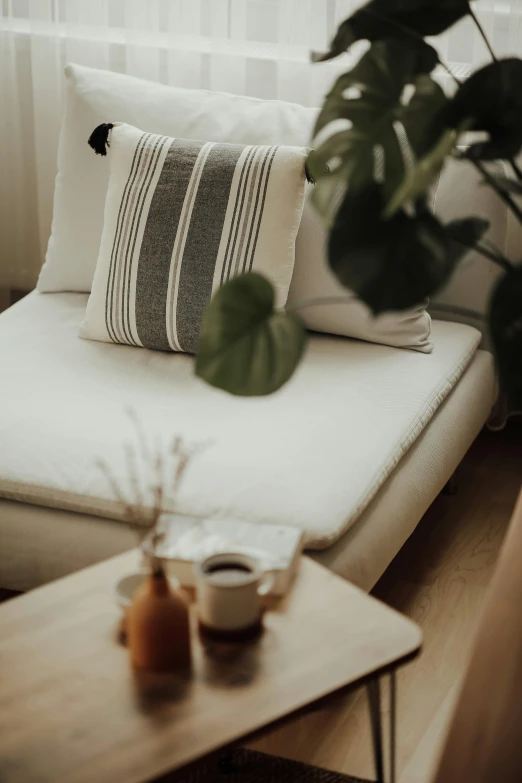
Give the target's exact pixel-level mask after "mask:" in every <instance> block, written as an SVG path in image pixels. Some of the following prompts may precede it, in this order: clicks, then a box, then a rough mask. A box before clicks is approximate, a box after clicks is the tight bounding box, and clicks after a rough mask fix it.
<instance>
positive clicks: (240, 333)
mask: <svg viewBox="0 0 522 783" xmlns="http://www.w3.org/2000/svg"><path fill="white" fill-rule="evenodd" d="M305 345H306V330H305V328H304V325H303V322H302V321H301V319H300V318H299V316H298V315H296V314H295V313H285V312H283V311H277V310H275V309H274V289H273V286H272V284H271V283H270V282H269V281H268V280H267V279H266V278H264V277H263V276H262V275H259V274H257V273H255V272H250V273H249V274H246V275H241V276H240V277H236V278H234V279H233V280H230V281H229V282H228V283H225V285H223V286H222V287H221V288H220V289H219V290H218V291H217V292H216V294H215V295H214V297H213V298H212V300H211V301H210V303H209V305H208V306H207V309H206V311H205V316H204V318H203V324H202V328H201V333H200V337H199V344H198V348H197V351H196V375H198V376H199V377H200V378H203V379H204V380H205V381H207V383H209V384H210V385H211V386H216V387H217V388H219V389H224V390H225V391H228V392H230V393H231V394H237V395H242V396H261V395H266V394H272V392H275V391H277V389H279V388H280V387H281V386H282V385H283V384H284V383H286V381H288V379H289V378H290V377H291V375H292V374H293V372H294V370H295V368H296V367H297V365H298V364H299V361H300V359H301V356H302V354H303V350H304V347H305Z"/></svg>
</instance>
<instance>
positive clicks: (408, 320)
mask: <svg viewBox="0 0 522 783" xmlns="http://www.w3.org/2000/svg"><path fill="white" fill-rule="evenodd" d="M66 74H67V99H66V107H65V115H64V121H63V125H62V131H61V136H60V148H59V153H58V177H57V179H56V190H55V195H54V216H53V225H52V233H51V237H50V239H49V247H48V250H47V256H46V262H45V264H44V266H43V267H42V271H41V273H40V278H39V280H38V288H39V290H40V291H48V292H49V291H90V290H91V285H92V280H93V275H94V269H95V265H96V259H97V257H98V249H99V246H100V239H101V235H102V227H103V206H104V203H105V195H106V192H107V184H108V178H109V172H108V168H109V167H108V166H107V162H106V161H105V160H103V159H100V158H98V159H95V158H94V157H93V153H92V150H90V149H89V147H88V146H87V144H86V140H87V138H88V137H89V135H90V133H91V131H92V130H93V129H94V128H95V127H96V126H97V125H98V124H99V123H101V122H127V123H130V124H132V125H136V126H137V127H139V128H141V129H143V130H144V131H148V132H152V133H159V134H165V135H167V136H177V137H181V138H186V139H198V140H203V141H213V142H232V143H234V144H261V145H263V144H268V145H272V144H283V145H289V146H297V147H307V146H308V145H309V144H310V139H311V135H312V128H313V124H314V122H315V118H316V116H317V110H316V109H309V108H305V107H304V106H299V105H297V104H293V103H286V102H284V101H263V100H259V99H256V98H248V97H245V96H237V95H228V94H226V93H219V92H208V91H206V90H184V89H180V88H174V87H166V86H165V85H164V84H155V83H153V82H146V81H142V80H141V79H135V78H133V77H131V76H124V75H122V74H118V73H110V72H106V71H98V70H94V69H92V68H85V67H80V66H76V65H73V66H68V67H67V69H66ZM309 192H310V189H309ZM324 245H325V232H324V230H323V228H322V226H321V225H320V224H319V223H318V221H317V219H316V218H315V215H314V213H313V211H312V209H311V207H310V206H308V207H307V208H306V209H305V212H304V214H303V220H302V223H301V228H300V230H299V232H298V237H297V243H296V256H295V262H296V263H295V272H296V278H295V284H294V286H293V290H291V292H290V298H289V301H295V299H300V298H308V297H318V296H319V297H320V296H329V295H332V294H333V295H337V296H339V295H343V294H346V291H345V289H343V288H342V287H341V286H340V284H339V283H337V282H336V280H335V279H334V278H333V277H332V276H331V275H329V273H328V271H327V269H326V257H325V253H324ZM302 315H303V318H304V320H305V322H307V324H308V325H309V326H310V328H311V329H316V330H317V331H322V332H328V333H332V334H341V335H347V336H354V337H361V338H363V339H367V340H373V341H374V342H383V343H384V344H387V345H397V346H399V347H400V346H404V347H409V348H416V349H419V350H426V351H429V350H430V347H431V346H430V343H429V333H430V319H429V316H428V315H427V313H426V312H425V310H424V309H423V308H419V309H414V310H413V311H412V312H410V313H408V314H407V316H406V317H404V316H402V315H401V316H400V317H395V316H393V315H388V316H386V319H385V320H384V321H383V320H381V319H380V320H379V321H377V322H374V321H373V320H370V318H369V317H368V310H367V308H366V307H365V306H364V305H362V304H360V303H357V302H353V303H350V304H347V305H343V306H342V307H334V308H331V309H325V308H324V307H319V308H313V309H312V308H310V309H307V310H304V311H303V312H302Z"/></svg>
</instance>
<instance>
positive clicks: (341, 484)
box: [0, 292, 495, 590]
mask: <svg viewBox="0 0 522 783" xmlns="http://www.w3.org/2000/svg"><path fill="white" fill-rule="evenodd" d="M86 300H87V296H86V295H84V294H40V293H37V292H34V293H32V294H30V295H29V296H28V297H26V299H24V300H22V301H21V302H19V303H18V304H16V305H15V306H14V307H12V308H10V309H9V310H7V311H6V312H4V313H3V314H2V315H1V316H0V362H1V364H2V368H3V382H2V385H1V388H0V400H1V402H0V417H1V418H0V431H1V439H2V449H1V451H0V497H1V498H2V499H1V500H0V585H1V586H3V587H7V588H11V589H16V590H26V589H29V588H32V587H35V586H37V585H39V584H42V583H43V582H46V581H49V580H51V579H55V578H57V577H59V576H62V575H64V574H67V573H69V572H71V571H74V570H76V569H79V568H81V567H83V566H86V565H88V564H90V563H93V562H96V561H98V560H101V559H103V558H106V557H109V556H111V555H114V554H116V553H118V552H122V551H124V550H126V549H128V548H130V547H132V546H135V544H136V541H137V537H136V531H135V530H133V529H132V527H129V526H128V525H127V524H125V523H123V522H122V521H118V520H119V519H120V520H121V514H122V510H121V507H120V506H119V505H118V503H116V502H115V500H114V496H113V495H112V494H111V490H110V486H109V485H108V482H107V481H106V477H105V476H104V475H103V473H102V471H101V470H100V468H99V467H98V465H97V460H98V459H99V458H103V459H104V460H105V461H107V462H108V463H109V464H111V465H113V466H114V470H115V471H116V472H119V473H120V474H124V472H125V466H124V460H125V453H124V450H123V448H122V444H124V443H125V442H128V441H129V440H131V439H132V428H131V427H130V424H129V420H128V418H127V417H126V415H125V413H124V408H125V406H126V405H130V406H132V407H133V409H134V410H135V411H136V413H137V414H138V415H139V417H140V419H141V421H142V423H143V426H144V428H145V429H146V430H147V432H149V433H153V432H156V433H166V432H167V433H170V432H173V433H175V432H180V433H181V434H183V435H184V436H186V437H187V438H188V439H189V440H199V441H201V440H206V439H210V441H211V445H210V446H209V448H208V449H207V450H206V451H205V452H204V453H203V454H202V455H200V456H199V457H197V458H196V459H195V461H194V464H193V466H192V467H191V469H190V471H189V473H188V475H187V481H186V483H185V484H184V488H183V491H182V493H181V499H180V500H181V504H182V506H183V508H184V510H186V511H188V512H189V513H191V514H195V515H205V514H211V513H215V512H216V511H218V512H219V511H223V510H225V511H226V512H227V513H230V514H234V515H236V516H239V517H242V518H247V519H250V520H257V521H259V522H263V521H282V522H288V523H291V524H296V525H300V526H302V527H303V528H304V530H305V533H306V538H307V546H308V547H309V548H310V549H311V550H320V551H314V555H315V556H316V557H317V559H318V560H320V561H321V562H322V563H324V564H326V565H327V566H329V567H330V568H332V569H333V570H335V571H336V572H337V573H339V574H342V575H343V576H345V577H346V578H348V579H351V580H352V581H354V582H355V583H357V584H359V585H361V586H362V587H364V588H365V589H370V588H371V587H372V586H373V584H374V583H375V582H376V580H377V579H378V578H379V577H380V575H381V574H382V573H383V571H384V570H385V568H386V567H387V565H388V564H389V562H390V561H391V560H392V558H393V557H394V556H395V554H396V553H397V552H398V550H399V549H400V548H401V546H402V545H403V544H404V542H405V541H406V539H407V538H408V536H409V535H410V534H411V532H412V531H413V530H414V528H415V526H416V525H417V523H418V521H419V520H420V518H421V516H422V514H423V513H424V511H425V510H426V509H427V508H428V506H429V505H430V503H431V502H432V500H433V499H434V498H435V496H436V495H437V493H438V492H440V490H441V489H442V488H443V486H444V484H445V483H446V482H447V480H448V479H449V478H450V476H451V474H452V473H453V471H454V470H455V468H456V467H457V465H458V464H459V462H460V460H461V459H462V457H463V456H464V454H465V453H466V450H467V449H468V447H469V446H470V444H471V443H472V441H473V439H474V438H475V436H476V435H477V433H478V432H479V430H480V429H481V427H482V426H483V424H484V422H485V421H486V419H487V416H488V414H489V411H490V409H491V406H492V404H493V401H494V397H495V375H494V367H493V361H492V356H491V354H490V353H488V352H487V351H484V350H480V349H478V342H479V340H480V334H479V333H478V332H477V331H476V330H475V329H473V328H472V327H469V326H464V325H461V324H454V323H443V322H441V321H434V323H433V331H432V338H433V340H434V344H435V349H434V351H433V353H432V354H422V353H417V352H414V351H407V350H401V349H397V348H391V347H385V346H381V345H374V344H371V343H365V342H361V341H357V340H350V339H347V338H340V337H329V336H324V335H321V336H319V335H317V336H313V337H312V339H311V343H310V347H309V350H308V352H307V355H306V358H305V360H304V362H303V364H302V366H301V367H300V369H299V370H298V372H297V373H296V375H295V376H294V378H293V379H292V380H291V381H290V383H289V384H288V385H287V386H286V387H284V388H283V389H282V390H281V391H280V392H278V393H277V394H276V395H274V396H272V397H268V398H260V399H238V398H234V397H231V396H229V395H226V394H225V393H223V392H220V391H218V390H215V389H212V388H210V387H208V386H206V385H205V384H204V383H203V382H202V381H200V380H199V379H197V378H196V377H195V376H194V374H193V364H192V359H191V357H188V356H182V355H175V356H174V355H172V354H163V353H158V352H153V351H148V350H146V349H139V348H132V347H123V346H115V345H109V344H105V343H95V342H88V341H83V340H79V338H78V336H77V329H78V325H79V323H80V320H81V318H82V315H83V311H84V309H85V305H86Z"/></svg>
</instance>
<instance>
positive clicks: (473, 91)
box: [447, 57, 522, 160]
mask: <svg viewBox="0 0 522 783" xmlns="http://www.w3.org/2000/svg"><path fill="white" fill-rule="evenodd" d="M521 85H522V60H519V59H517V58H515V57H512V58H509V59H506V60H499V61H497V62H494V63H491V64H490V65H486V67H485V68H481V69H480V70H479V71H476V72H475V73H474V74H472V75H471V76H470V78H469V79H468V80H467V81H466V82H464V84H463V85H462V86H461V87H459V89H458V91H457V92H456V94H455V96H454V97H453V100H452V101H451V102H450V103H449V105H448V108H447V124H448V126H449V127H452V128H456V127H458V126H459V125H460V124H461V123H462V122H463V121H466V120H467V121H469V128H470V129H471V130H475V131H486V132H487V133H488V134H489V139H488V140H487V141H484V142H480V143H478V144H472V145H471V146H470V147H469V148H468V150H467V152H466V156H467V157H469V158H472V159H474V160H495V159H496V158H512V157H515V156H516V155H517V154H518V152H519V151H520V149H521V148H522V89H521Z"/></svg>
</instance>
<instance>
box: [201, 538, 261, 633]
mask: <svg viewBox="0 0 522 783" xmlns="http://www.w3.org/2000/svg"><path fill="white" fill-rule="evenodd" d="M194 575H195V577H196V593H197V606H198V615H199V622H200V625H201V626H202V628H203V630H207V631H211V632H215V633H218V634H224V635H230V636H234V635H244V634H248V633H249V632H256V631H259V629H260V628H261V617H262V597H263V596H265V595H267V594H268V593H269V592H270V589H271V588H272V586H273V583H274V579H273V576H272V574H269V573H268V574H267V573H265V572H264V571H263V569H262V568H261V565H260V563H259V561H257V560H256V559H255V558H253V557H250V556H249V555H245V554H242V553H240V552H223V553H220V554H218V555H212V556H211V557H206V558H205V559H204V560H202V561H201V562H199V563H196V564H195V565H194Z"/></svg>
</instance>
